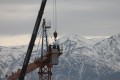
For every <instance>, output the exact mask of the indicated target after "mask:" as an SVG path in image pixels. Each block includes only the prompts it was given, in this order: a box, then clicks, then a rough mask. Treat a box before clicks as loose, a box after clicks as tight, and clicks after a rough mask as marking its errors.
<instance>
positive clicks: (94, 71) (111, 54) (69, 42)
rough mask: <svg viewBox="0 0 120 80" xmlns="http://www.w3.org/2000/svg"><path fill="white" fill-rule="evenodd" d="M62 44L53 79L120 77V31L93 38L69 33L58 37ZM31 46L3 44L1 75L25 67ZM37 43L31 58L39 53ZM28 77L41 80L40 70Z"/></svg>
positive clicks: (106, 79)
mask: <svg viewBox="0 0 120 80" xmlns="http://www.w3.org/2000/svg"><path fill="white" fill-rule="evenodd" d="M57 42H58V43H59V44H60V45H61V46H63V54H62V55H61V56H60V58H59V65H57V66H53V69H52V73H53V75H52V79H53V80H120V34H117V35H114V36H111V37H109V38H106V39H102V40H101V39H100V40H93V39H86V38H83V37H80V36H79V35H67V36H64V37H62V38H59V39H58V41H57ZM27 47H28V46H15V47H4V46H0V79H1V80H5V75H10V74H11V73H12V72H15V71H17V69H18V68H21V67H22V64H23V61H24V57H25V53H26V51H27ZM38 52H39V50H38V49H37V46H35V47H34V50H33V53H32V57H31V60H30V62H32V61H34V59H35V57H37V56H39V53H38ZM26 76H27V77H26V80H38V75H37V70H35V71H33V72H32V73H29V74H28V75H26Z"/></svg>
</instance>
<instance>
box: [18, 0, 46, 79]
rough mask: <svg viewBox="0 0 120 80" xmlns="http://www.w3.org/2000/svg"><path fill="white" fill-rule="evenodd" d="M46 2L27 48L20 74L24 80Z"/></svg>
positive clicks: (43, 3) (44, 1)
mask: <svg viewBox="0 0 120 80" xmlns="http://www.w3.org/2000/svg"><path fill="white" fill-rule="evenodd" d="M46 2H47V0H42V3H41V7H40V11H39V13H38V16H37V20H36V23H35V26H34V30H33V33H32V37H31V40H30V43H29V46H28V49H27V53H26V56H25V59H24V63H23V67H22V70H21V73H20V76H19V80H24V77H25V74H26V71H27V67H28V63H29V60H30V56H31V53H32V50H33V46H34V43H35V40H36V36H37V32H38V29H39V26H40V23H41V19H42V16H43V12H44V8H45V5H46Z"/></svg>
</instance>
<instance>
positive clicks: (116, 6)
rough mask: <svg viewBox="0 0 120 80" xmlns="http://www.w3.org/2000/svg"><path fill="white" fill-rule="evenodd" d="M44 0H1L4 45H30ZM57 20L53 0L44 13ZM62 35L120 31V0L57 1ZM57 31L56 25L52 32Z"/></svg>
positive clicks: (0, 32)
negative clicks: (42, 0) (55, 29)
mask: <svg viewBox="0 0 120 80" xmlns="http://www.w3.org/2000/svg"><path fill="white" fill-rule="evenodd" d="M40 4H41V0H0V45H3V46H4V45H5V46H6V45H7V46H9V45H21V44H22V45H23V44H28V43H29V39H30V36H31V34H32V30H33V27H34V24H35V21H36V17H37V13H38V10H39V7H40ZM43 17H45V18H46V19H48V20H51V22H52V20H53V0H48V1H47V4H46V8H45V11H44V16H43ZM57 19H58V20H57V23H58V26H57V31H58V33H59V36H64V35H68V34H77V35H80V36H95V37H97V36H111V35H114V34H118V33H120V0H57ZM53 31H54V27H52V29H51V32H53Z"/></svg>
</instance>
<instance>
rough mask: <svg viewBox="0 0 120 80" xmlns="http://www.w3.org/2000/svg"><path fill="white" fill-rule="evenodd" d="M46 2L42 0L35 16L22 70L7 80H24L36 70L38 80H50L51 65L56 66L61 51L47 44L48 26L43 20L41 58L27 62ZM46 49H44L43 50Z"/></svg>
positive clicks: (55, 33) (57, 47) (54, 45)
mask: <svg viewBox="0 0 120 80" xmlns="http://www.w3.org/2000/svg"><path fill="white" fill-rule="evenodd" d="M46 2H47V0H42V3H41V7H40V11H39V13H38V16H37V20H36V23H35V26H34V29H33V33H32V37H31V40H30V43H29V46H28V49H27V53H26V56H25V59H24V63H23V66H22V69H18V71H17V72H15V73H12V74H11V75H10V76H9V77H8V80H24V78H25V75H26V74H28V73H30V72H32V71H34V70H36V69H38V68H39V71H38V75H39V80H51V75H52V72H51V69H52V66H53V65H58V58H59V56H60V55H61V54H62V49H60V47H59V45H58V44H57V43H56V42H55V43H54V44H53V45H50V44H48V37H47V29H49V28H50V26H46V21H45V19H43V23H42V48H41V57H39V58H37V59H35V60H34V62H32V63H30V64H29V60H30V57H31V54H32V50H33V47H34V43H35V40H36V36H37V33H38V29H39V25H40V23H41V19H42V16H43V12H44V8H45V5H46ZM56 37H57V32H56V31H55V32H54V38H55V41H56ZM44 45H46V46H44ZM44 47H46V49H44Z"/></svg>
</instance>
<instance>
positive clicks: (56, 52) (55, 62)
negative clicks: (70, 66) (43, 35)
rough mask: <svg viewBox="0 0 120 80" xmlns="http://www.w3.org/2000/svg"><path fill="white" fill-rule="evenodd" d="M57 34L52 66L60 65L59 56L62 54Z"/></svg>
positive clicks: (55, 35) (55, 34) (52, 49)
mask: <svg viewBox="0 0 120 80" xmlns="http://www.w3.org/2000/svg"><path fill="white" fill-rule="evenodd" d="M56 37H57V32H55V33H54V38H55V43H54V44H53V46H52V48H51V52H52V55H51V64H52V65H58V62H59V55H60V54H61V49H60V46H59V44H57V42H56Z"/></svg>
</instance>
